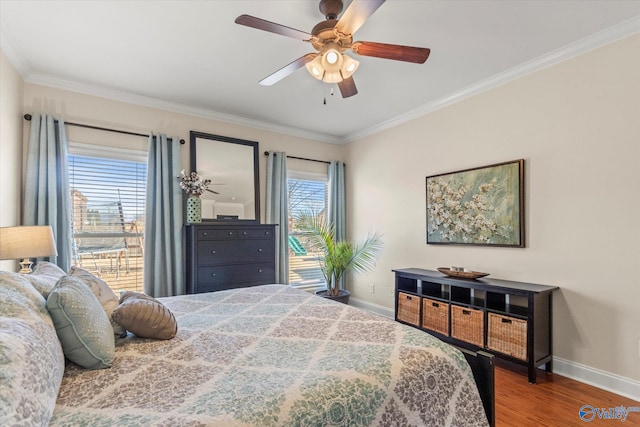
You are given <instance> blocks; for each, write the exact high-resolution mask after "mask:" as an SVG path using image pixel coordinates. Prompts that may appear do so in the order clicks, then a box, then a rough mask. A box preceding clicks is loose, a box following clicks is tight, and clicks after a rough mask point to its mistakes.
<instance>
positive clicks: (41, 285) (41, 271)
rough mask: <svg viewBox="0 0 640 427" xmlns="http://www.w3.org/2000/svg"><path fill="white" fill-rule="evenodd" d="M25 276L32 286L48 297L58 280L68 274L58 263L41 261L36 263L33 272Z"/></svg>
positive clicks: (45, 297)
mask: <svg viewBox="0 0 640 427" xmlns="http://www.w3.org/2000/svg"><path fill="white" fill-rule="evenodd" d="M23 276H24V278H25V279H27V280H28V281H29V283H31V286H33V287H34V288H36V290H37V291H38V292H40V294H41V295H42V296H43V297H44V299H47V297H48V296H49V293H50V292H51V290H52V289H53V287H54V286H55V285H56V283H58V280H60V279H62V278H63V277H64V276H66V274H65V272H64V270H62V269H61V268H60V267H58V266H57V265H55V264H53V263H51V262H48V261H40V262H39V263H37V264H36V268H35V270H33V273H31V274H25V275H23Z"/></svg>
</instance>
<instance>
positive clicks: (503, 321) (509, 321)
mask: <svg viewBox="0 0 640 427" xmlns="http://www.w3.org/2000/svg"><path fill="white" fill-rule="evenodd" d="M500 321H501V322H502V323H511V319H505V318H502V319H500Z"/></svg>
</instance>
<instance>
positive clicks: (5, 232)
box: [0, 225, 58, 273]
mask: <svg viewBox="0 0 640 427" xmlns="http://www.w3.org/2000/svg"><path fill="white" fill-rule="evenodd" d="M57 255H58V251H57V249H56V242H55V240H54V238H53V230H52V229H51V226H49V225H33V226H31V225H21V226H16V227H0V259H22V262H20V266H21V267H22V268H21V269H20V273H31V271H32V270H31V265H32V264H33V263H32V262H31V261H30V260H29V258H37V257H48V256H57Z"/></svg>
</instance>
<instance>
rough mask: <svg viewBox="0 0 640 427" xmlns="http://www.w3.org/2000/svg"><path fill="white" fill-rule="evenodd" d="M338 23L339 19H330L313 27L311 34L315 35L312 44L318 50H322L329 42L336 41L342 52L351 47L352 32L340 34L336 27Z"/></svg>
mask: <svg viewBox="0 0 640 427" xmlns="http://www.w3.org/2000/svg"><path fill="white" fill-rule="evenodd" d="M337 23H338V20H337V19H328V20H326V21H322V22H319V23H318V24H316V26H315V27H313V29H312V30H311V34H312V35H313V36H314V37H313V38H312V39H311V44H312V45H313V47H314V48H315V49H316V50H318V51H321V50H322V49H323V48H324V47H325V46H326V45H327V44H329V43H334V44H335V45H336V46H337V47H338V48H339V50H340V52H341V53H342V52H344V51H345V50H347V49H349V48H350V47H351V43H352V42H353V38H352V37H351V34H339V33H338V31H336V29H335V26H336V24H337Z"/></svg>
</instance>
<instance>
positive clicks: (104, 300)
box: [69, 266, 127, 337]
mask: <svg viewBox="0 0 640 427" xmlns="http://www.w3.org/2000/svg"><path fill="white" fill-rule="evenodd" d="M69 276H71V277H75V278H76V279H80V280H82V282H83V283H84V284H85V285H87V286H88V287H89V289H91V291H92V292H93V294H94V295H95V296H96V298H98V301H100V305H101V306H102V308H103V309H104V312H105V313H107V317H108V318H109V321H110V322H111V327H112V328H113V333H114V334H115V336H117V337H124V336H125V335H127V331H126V330H125V329H124V328H123V327H122V326H120V325H118V324H117V323H116V322H114V321H113V319H112V318H111V313H112V312H113V310H114V309H115V308H116V307H117V306H118V296H117V295H116V294H115V292H113V290H111V288H110V287H109V285H107V284H106V283H105V281H104V280H102V279H101V278H99V277H97V276H95V275H93V274H92V273H91V272H89V271H87V270H85V269H83V268H80V267H75V266H74V267H71V270H70V271H69Z"/></svg>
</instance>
